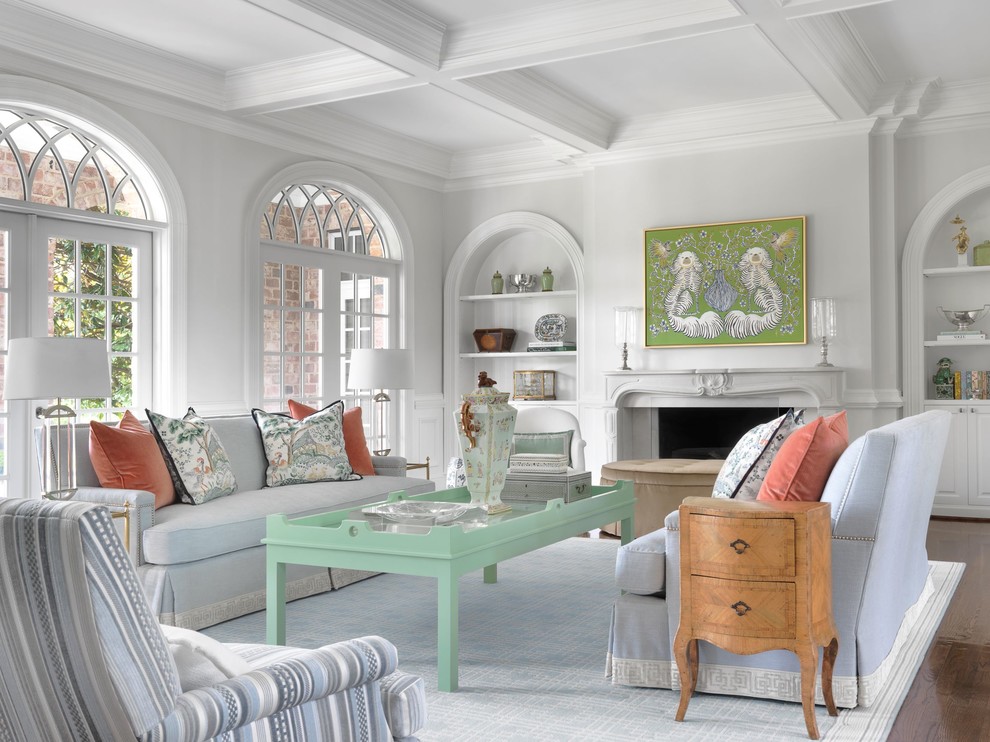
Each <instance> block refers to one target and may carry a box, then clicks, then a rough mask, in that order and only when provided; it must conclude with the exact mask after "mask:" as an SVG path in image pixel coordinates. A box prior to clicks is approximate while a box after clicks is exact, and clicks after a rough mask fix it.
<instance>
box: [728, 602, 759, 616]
mask: <svg viewBox="0 0 990 742" xmlns="http://www.w3.org/2000/svg"><path fill="white" fill-rule="evenodd" d="M729 608H731V609H732V610H734V611H735V612H736V615H737V616H745V615H746V614H747V613H749V612H750V611H751V610H753V609H752V608H750V607H749V606H748V605H746V604H745V603H743V602H742V601H741V600H740V601H737V602H735V603H733V604H732V605H730V606H729Z"/></svg>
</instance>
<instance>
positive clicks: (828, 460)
mask: <svg viewBox="0 0 990 742" xmlns="http://www.w3.org/2000/svg"><path fill="white" fill-rule="evenodd" d="M848 445H849V427H848V425H847V423H846V411H845V410H843V411H842V412H837V413H836V414H834V415H830V416H829V417H819V418H817V419H815V420H812V421H811V422H810V423H808V424H807V425H805V426H804V427H802V428H800V429H798V430H797V431H795V432H794V434H793V435H791V436H790V437H789V438H788V439H787V440H786V441H784V444H783V445H782V446H781V447H780V452H779V453H778V454H777V456H776V457H775V458H774V460H773V463H772V464H771V465H770V471H768V472H767V476H766V479H764V480H763V484H762V486H761V487H760V494H759V496H758V497H757V498H756V499H757V500H803V501H806V502H817V501H819V500H820V499H821V498H822V492H823V491H824V490H825V483H826V482H827V481H828V477H829V475H830V474H831V473H832V468H833V467H834V466H835V462H837V461H838V460H839V457H840V456H841V455H842V452H843V451H845V450H846V447H847V446H848Z"/></svg>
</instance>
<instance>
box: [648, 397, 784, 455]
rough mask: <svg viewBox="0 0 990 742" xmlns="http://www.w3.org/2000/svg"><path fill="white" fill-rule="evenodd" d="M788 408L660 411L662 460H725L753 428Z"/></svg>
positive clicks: (664, 408) (708, 408)
mask: <svg viewBox="0 0 990 742" xmlns="http://www.w3.org/2000/svg"><path fill="white" fill-rule="evenodd" d="M786 410H787V408H785V407H663V408H660V409H658V410H657V415H658V420H659V436H658V437H659V440H660V450H659V452H658V457H659V458H661V459H724V458H725V457H727V456H728V455H729V452H730V451H731V450H732V447H733V446H735V445H736V443H737V442H738V441H739V439H740V438H742V436H743V434H744V433H746V431H748V430H750V429H751V428H753V427H755V426H757V425H759V424H760V423H765V422H768V421H770V420H773V419H774V418H777V417H780V416H781V415H783V414H784V412H786Z"/></svg>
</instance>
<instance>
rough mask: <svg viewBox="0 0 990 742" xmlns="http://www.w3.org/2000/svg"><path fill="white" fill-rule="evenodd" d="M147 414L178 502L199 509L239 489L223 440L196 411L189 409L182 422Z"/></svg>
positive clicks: (150, 412)
mask: <svg viewBox="0 0 990 742" xmlns="http://www.w3.org/2000/svg"><path fill="white" fill-rule="evenodd" d="M145 412H146V413H147V415H148V421H149V422H150V423H151V430H152V431H153V432H154V434H155V438H156V439H157V440H158V445H159V447H160V448H161V451H162V456H163V457H164V458H165V465H166V466H167V467H168V471H169V474H170V475H171V476H172V484H174V485H175V491H176V494H178V495H179V499H181V500H182V501H183V502H187V503H189V504H191V505H200V504H202V503H204V502H209V501H210V500H214V499H216V498H218V497H223V496H225V495H229V494H230V493H231V492H234V491H235V490H236V489H237V481H236V480H235V479H234V473H233V471H231V468H230V460H229V459H228V458H227V452H226V450H224V447H223V444H222V443H221V441H220V438H219V437H218V436H217V434H216V433H215V432H214V431H213V428H211V427H210V424H209V423H208V422H206V420H204V419H203V418H201V417H200V416H199V415H197V414H196V410H194V409H193V408H192V407H190V408H189V410H188V412H186V414H185V416H184V417H183V418H182V419H181V420H179V419H176V418H173V417H166V416H165V415H160V414H159V413H157V412H152V411H151V410H145Z"/></svg>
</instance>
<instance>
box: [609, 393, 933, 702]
mask: <svg viewBox="0 0 990 742" xmlns="http://www.w3.org/2000/svg"><path fill="white" fill-rule="evenodd" d="M949 421H950V415H949V414H948V413H947V412H944V411H935V412H926V413H924V414H921V415H915V416H913V417H908V418H905V419H903V420H899V421H897V422H894V423H891V424H889V425H885V426H883V427H880V428H877V429H875V430H872V431H870V432H868V433H867V434H866V435H864V436H863V437H861V438H859V439H857V440H855V441H854V442H853V443H852V444H851V445H850V446H849V448H848V449H847V450H846V451H845V452H844V453H843V454H842V457H841V458H840V459H839V461H838V463H837V464H836V466H835V468H834V469H833V470H832V473H831V476H830V477H829V480H828V483H827V484H826V486H825V491H824V494H823V495H822V501H823V502H828V503H831V506H832V513H831V515H832V601H833V612H834V616H835V623H836V626H837V628H838V631H839V653H838V656H837V658H836V662H835V674H834V678H833V690H834V694H835V701H836V704H837V705H839V706H843V707H847V708H851V707H853V706H856V705H862V706H869V705H870V704H871V703H872V702H873V700H874V699H875V697H876V695H877V693H878V691H879V690H880V688H881V687H882V686H883V684H884V683H885V681H886V679H887V677H888V676H889V675H890V673H891V671H892V667H893V664H894V660H895V657H896V655H897V651H896V650H897V649H898V647H899V645H900V644H901V643H902V642H904V641H906V638H907V637H908V635H909V634H910V632H911V630H912V627H913V625H914V623H915V622H916V621H917V619H918V617H919V615H920V611H921V609H922V606H923V605H924V603H925V602H926V601H927V599H928V597H929V595H930V593H931V590H932V585H931V581H930V579H929V577H928V571H929V565H928V554H927V551H926V550H925V537H926V534H927V531H928V519H929V516H930V515H931V510H932V501H933V499H934V496H935V485H936V482H937V479H938V474H939V468H940V467H941V463H942V454H943V452H944V450H945V446H946V441H947V438H948V434H949ZM678 523H679V514H678V512H677V511H674V512H673V513H671V514H670V515H668V516H667V518H666V521H665V528H663V529H660V530H658V531H654V532H653V533H650V534H647V535H645V536H642V537H641V538H638V539H636V540H634V541H632V542H630V543H629V544H627V545H626V546H624V547H622V548H621V549H620V550H619V555H618V558H617V562H616V581H617V582H618V585H619V587H620V588H622V590H623V591H625V592H624V594H623V595H622V596H621V597H620V598H619V599H618V600H617V601H616V603H615V605H614V607H613V612H612V625H611V631H610V635H609V647H608V654H607V674H608V675H609V676H610V677H611V678H612V682H613V683H615V684H622V685H635V686H646V687H656V688H674V687H678V682H677V681H678V676H677V668H676V664H675V663H674V662H673V660H672V656H673V655H672V653H671V647H672V645H673V640H674V633H675V632H676V631H677V625H678V615H679V611H680V601H679V595H680V589H679V588H680V539H679V530H678ZM697 690H699V691H702V692H708V693H724V694H731V695H744V696H753V697H758V698H775V699H781V700H789V701H798V702H800V700H801V693H800V668H799V664H798V661H797V658H796V657H795V655H794V654H793V653H791V652H786V651H782V650H777V651H772V652H763V653H760V654H754V655H748V656H744V655H736V654H732V653H729V652H725V651H723V650H720V649H718V648H716V647H714V646H712V645H710V644H708V643H706V642H700V670H699V677H698V682H697ZM816 699H817V702H818V703H822V698H821V688H820V680H819V686H818V687H817V688H816Z"/></svg>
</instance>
